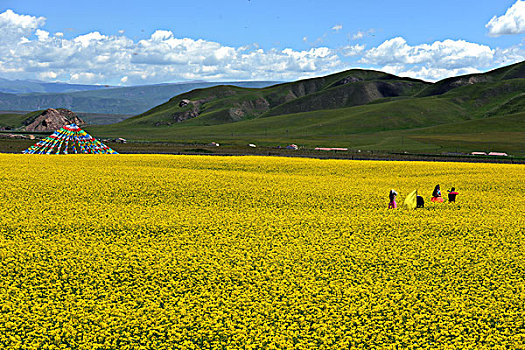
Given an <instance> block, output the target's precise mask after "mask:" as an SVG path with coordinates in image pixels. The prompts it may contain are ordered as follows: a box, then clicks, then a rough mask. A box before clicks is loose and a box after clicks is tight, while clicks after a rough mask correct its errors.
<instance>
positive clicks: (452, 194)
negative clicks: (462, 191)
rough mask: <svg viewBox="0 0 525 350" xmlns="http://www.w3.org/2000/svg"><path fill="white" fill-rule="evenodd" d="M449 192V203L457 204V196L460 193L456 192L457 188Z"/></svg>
mask: <svg viewBox="0 0 525 350" xmlns="http://www.w3.org/2000/svg"><path fill="white" fill-rule="evenodd" d="M447 192H448V201H449V202H450V203H456V196H457V195H458V194H459V193H458V192H456V188H455V187H452V188H451V189H450V190H448V191H447Z"/></svg>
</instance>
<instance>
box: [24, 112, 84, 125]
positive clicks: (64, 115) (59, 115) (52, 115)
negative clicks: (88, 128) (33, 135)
mask: <svg viewBox="0 0 525 350" xmlns="http://www.w3.org/2000/svg"><path fill="white" fill-rule="evenodd" d="M73 123H74V124H77V125H82V124H85V123H84V121H83V120H82V119H80V118H79V117H78V116H77V115H76V113H74V112H72V111H70V110H69V109H64V108H58V109H54V108H49V109H46V110H45V111H44V112H42V113H41V114H39V115H37V116H35V117H32V118H29V119H27V120H26V121H24V125H25V127H24V130H26V131H55V130H57V129H60V128H61V127H63V126H64V125H67V124H73Z"/></svg>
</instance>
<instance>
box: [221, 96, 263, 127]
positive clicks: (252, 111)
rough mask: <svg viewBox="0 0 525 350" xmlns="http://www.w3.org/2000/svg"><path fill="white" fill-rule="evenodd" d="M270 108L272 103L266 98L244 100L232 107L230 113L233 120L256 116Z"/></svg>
mask: <svg viewBox="0 0 525 350" xmlns="http://www.w3.org/2000/svg"><path fill="white" fill-rule="evenodd" d="M268 110H270V103H269V102H268V101H267V100H266V99H264V98H262V97H261V98H258V99H255V100H250V101H244V102H242V103H238V104H236V105H235V107H233V108H230V110H229V114H230V117H231V118H232V120H233V121H238V120H241V119H243V118H244V117H247V116H255V115H259V114H262V113H264V112H266V111H268Z"/></svg>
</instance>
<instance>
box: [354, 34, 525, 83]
mask: <svg viewBox="0 0 525 350" xmlns="http://www.w3.org/2000/svg"><path fill="white" fill-rule="evenodd" d="M523 59H525V53H524V52H523V50H522V48H521V47H514V48H512V49H510V48H509V49H505V50H502V49H492V48H491V47H489V46H487V45H482V44H477V43H471V42H468V41H465V40H450V39H448V40H444V41H435V42H433V43H431V44H420V45H409V44H408V43H407V41H406V40H405V39H404V38H402V37H396V38H393V39H389V40H386V41H385V42H383V43H382V44H381V45H379V46H377V47H374V48H371V49H370V50H368V51H366V52H365V53H364V54H363V56H362V58H361V60H360V62H361V63H365V64H369V65H373V66H379V67H381V69H383V70H385V71H388V72H389V73H393V74H398V75H403V76H411V77H416V78H421V79H426V80H439V79H443V78H447V77H450V76H454V75H460V74H468V73H476V72H480V71H484V70H487V69H491V68H495V67H498V66H501V65H504V64H510V63H515V62H519V61H521V60H523Z"/></svg>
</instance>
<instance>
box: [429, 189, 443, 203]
mask: <svg viewBox="0 0 525 350" xmlns="http://www.w3.org/2000/svg"><path fill="white" fill-rule="evenodd" d="M430 200H431V201H432V202H437V203H443V198H442V197H441V189H440V187H439V185H436V187H434V191H432V198H430Z"/></svg>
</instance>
